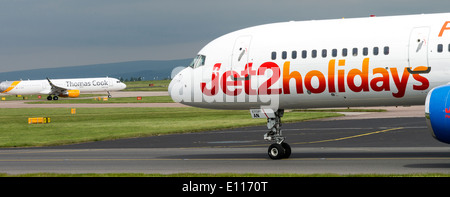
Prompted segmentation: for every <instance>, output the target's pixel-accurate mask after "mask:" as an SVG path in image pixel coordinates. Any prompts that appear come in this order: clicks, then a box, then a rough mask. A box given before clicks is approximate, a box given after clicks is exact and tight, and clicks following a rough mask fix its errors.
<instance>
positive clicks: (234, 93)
mask: <svg viewBox="0 0 450 197" xmlns="http://www.w3.org/2000/svg"><path fill="white" fill-rule="evenodd" d="M230 76H233V77H234V78H239V74H238V73H237V72H236V71H226V72H225V73H223V75H222V83H221V88H222V91H223V93H225V94H226V95H229V96H237V95H238V94H240V93H241V92H242V89H238V88H237V86H240V85H242V81H239V80H231V81H229V80H228V79H231V77H230ZM228 87H236V88H235V89H234V90H229V89H228Z"/></svg>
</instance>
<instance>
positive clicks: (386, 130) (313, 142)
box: [186, 127, 404, 149]
mask: <svg viewBox="0 0 450 197" xmlns="http://www.w3.org/2000/svg"><path fill="white" fill-rule="evenodd" d="M400 129H404V127H397V128H391V129H384V130H380V131H373V132H369V133H363V134H358V135H352V136H347V137H341V138H335V139H327V140H318V141H312V142H290V143H289V144H316V143H324V142H334V141H341V140H348V139H352V138H358V137H363V136H368V135H374V134H379V133H385V132H388V131H396V130H400ZM259 146H267V144H252V145H234V146H204V147H188V148H186V149H189V148H221V147H222V148H244V147H259Z"/></svg>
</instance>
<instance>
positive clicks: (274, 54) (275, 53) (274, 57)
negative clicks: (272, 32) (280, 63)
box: [272, 51, 277, 60]
mask: <svg viewBox="0 0 450 197" xmlns="http://www.w3.org/2000/svg"><path fill="white" fill-rule="evenodd" d="M276 59H277V52H275V51H274V52H272V60H276Z"/></svg>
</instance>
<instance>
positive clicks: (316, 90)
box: [305, 70, 327, 94]
mask: <svg viewBox="0 0 450 197" xmlns="http://www.w3.org/2000/svg"><path fill="white" fill-rule="evenodd" d="M313 77H317V79H318V80H319V86H318V87H317V88H314V87H313V86H312V84H311V79H312V78H313ZM305 88H306V89H307V90H309V91H310V92H311V93H314V94H319V93H322V92H324V91H325V89H326V88H327V84H326V82H325V76H324V75H323V73H321V72H320V71H317V70H313V71H309V72H308V73H306V76H305Z"/></svg>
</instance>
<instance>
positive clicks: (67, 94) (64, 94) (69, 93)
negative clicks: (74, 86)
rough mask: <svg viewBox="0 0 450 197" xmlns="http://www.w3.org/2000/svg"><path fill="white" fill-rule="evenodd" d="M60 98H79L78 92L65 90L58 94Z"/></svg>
mask: <svg viewBox="0 0 450 197" xmlns="http://www.w3.org/2000/svg"><path fill="white" fill-rule="evenodd" d="M59 96H60V97H70V98H76V97H79V96H80V90H66V91H64V92H62V93H61V94H59Z"/></svg>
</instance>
